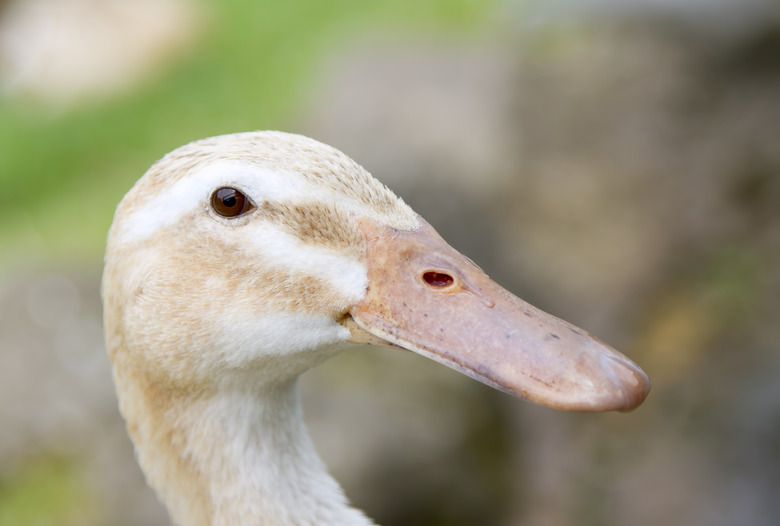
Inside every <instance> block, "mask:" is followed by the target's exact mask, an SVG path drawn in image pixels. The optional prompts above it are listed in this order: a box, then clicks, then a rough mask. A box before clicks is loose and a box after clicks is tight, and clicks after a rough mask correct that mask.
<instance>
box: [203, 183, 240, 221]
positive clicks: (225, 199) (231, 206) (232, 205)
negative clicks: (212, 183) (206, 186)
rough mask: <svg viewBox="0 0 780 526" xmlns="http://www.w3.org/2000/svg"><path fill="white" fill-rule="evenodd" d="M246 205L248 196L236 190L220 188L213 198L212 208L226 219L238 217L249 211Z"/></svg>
mask: <svg viewBox="0 0 780 526" xmlns="http://www.w3.org/2000/svg"><path fill="white" fill-rule="evenodd" d="M246 205H247V200H246V196H244V194H242V193H241V192H239V191H238V190H236V189H235V188H220V189H219V190H217V191H216V192H214V195H213V196H212V198H211V206H212V207H214V210H215V211H216V212H217V213H218V214H219V215H221V216H224V217H238V216H239V215H241V214H243V213H244V212H245V211H246V210H247V206H246Z"/></svg>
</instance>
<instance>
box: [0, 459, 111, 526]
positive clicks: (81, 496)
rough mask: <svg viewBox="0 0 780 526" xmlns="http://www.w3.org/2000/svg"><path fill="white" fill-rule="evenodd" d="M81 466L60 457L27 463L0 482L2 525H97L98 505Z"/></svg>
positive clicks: (0, 519)
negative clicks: (95, 521)
mask: <svg viewBox="0 0 780 526" xmlns="http://www.w3.org/2000/svg"><path fill="white" fill-rule="evenodd" d="M80 467H82V466H81V465H80V463H79V462H78V461H77V460H75V459H71V458H66V457H62V456H58V455H41V456H38V457H35V458H32V459H29V460H28V461H26V462H23V463H22V465H21V466H19V467H18V469H17V470H15V471H12V472H7V473H4V476H3V479H1V480H0V526H47V525H57V526H71V525H73V526H76V525H83V524H92V523H94V518H95V515H96V513H95V511H96V502H95V500H94V496H93V495H92V493H91V492H90V491H88V489H87V484H86V482H85V480H84V477H83V473H82V472H81V470H80V469H79V468H80Z"/></svg>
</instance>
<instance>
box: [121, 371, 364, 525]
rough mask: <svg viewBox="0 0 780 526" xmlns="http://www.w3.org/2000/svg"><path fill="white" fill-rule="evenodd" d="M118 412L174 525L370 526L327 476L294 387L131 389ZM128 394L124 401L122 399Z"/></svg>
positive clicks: (290, 383)
mask: <svg viewBox="0 0 780 526" xmlns="http://www.w3.org/2000/svg"><path fill="white" fill-rule="evenodd" d="M128 381H130V382H131V380H130V379H128V378H121V377H118V378H117V383H118V384H119V383H121V384H124V385H123V387H124V388H125V389H127V390H131V391H133V390H135V391H137V392H136V396H130V397H128V396H125V397H123V402H122V412H123V414H124V416H125V418H126V419H127V422H128V429H129V431H130V433H131V435H132V436H133V439H134V442H135V444H136V448H137V452H138V458H139V462H140V464H141V466H142V467H143V469H144V472H145V473H146V476H147V478H148V482H149V484H150V485H151V486H152V487H154V488H155V489H156V490H157V492H158V493H159V495H160V496H161V498H162V499H163V501H164V502H165V504H166V505H167V507H168V509H169V511H170V513H171V517H172V519H173V521H174V522H175V523H176V524H177V525H179V526H207V525H208V526H234V525H237V524H241V525H244V526H249V525H274V526H305V525H312V526H314V525H318V526H320V525H324V524H334V525H335V524H338V525H341V526H369V525H372V524H373V522H371V521H370V520H369V519H368V518H366V517H365V515H363V514H362V512H360V511H359V510H357V509H355V508H352V507H350V506H349V504H348V502H347V500H346V498H345V496H344V494H343V492H342V490H341V488H340V487H339V485H338V483H337V482H336V481H335V480H334V479H333V478H332V477H331V476H330V475H329V474H328V473H327V470H326V468H325V465H324V464H323V462H322V461H321V460H320V458H319V456H318V455H317V453H316V451H315V449H314V445H313V444H312V442H311V439H310V437H309V435H308V432H307V430H306V427H305V425H304V423H303V415H302V410H301V404H300V400H299V395H298V386H297V380H295V379H294V380H291V381H287V382H284V383H281V384H277V385H272V386H267V385H266V386H259V387H251V388H250V387H248V386H246V385H242V386H238V385H237V386H234V388H225V387H224V386H222V387H221V388H220V389H219V390H217V391H214V392H199V393H183V392H174V391H172V390H170V389H160V388H155V387H154V386H151V385H148V384H147V385H143V386H131V385H128ZM125 394H128V393H125Z"/></svg>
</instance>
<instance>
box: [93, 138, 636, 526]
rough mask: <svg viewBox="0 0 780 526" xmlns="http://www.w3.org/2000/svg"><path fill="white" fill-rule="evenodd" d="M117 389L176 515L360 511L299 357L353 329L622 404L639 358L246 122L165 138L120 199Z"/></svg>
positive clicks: (111, 324)
mask: <svg viewBox="0 0 780 526" xmlns="http://www.w3.org/2000/svg"><path fill="white" fill-rule="evenodd" d="M101 295H102V301H103V308H104V330H105V339H106V349H107V353H108V356H109V358H110V361H111V365H112V371H113V378H114V383H115V387H116V392H117V397H118V400H119V409H120V412H121V414H122V416H123V417H124V420H125V422H126V426H127V431H128V434H129V436H130V438H131V440H132V442H133V444H134V447H135V452H136V458H137V461H138V463H139V464H140V467H141V469H142V471H143V472H144V475H145V477H146V481H147V483H148V484H149V485H150V486H151V487H152V488H153V489H154V491H155V492H156V493H157V495H158V497H159V498H160V500H161V501H162V502H163V504H164V505H165V506H166V507H167V509H168V512H169V515H170V517H171V520H172V522H173V523H174V524H176V525H179V526H227V525H236V524H241V525H244V526H248V525H275V526H305V525H318V526H323V525H338V526H367V525H373V524H374V522H373V521H372V520H371V519H369V518H368V516H367V515H366V514H364V513H363V512H362V511H360V510H358V509H356V508H355V507H353V506H352V505H351V504H350V502H349V501H348V499H347V498H346V497H345V495H344V492H343V491H342V489H341V487H340V486H339V484H338V483H337V482H336V481H335V480H334V479H333V478H332V477H331V476H330V475H329V473H328V470H327V468H326V466H325V464H324V463H323V461H322V460H321V459H320V457H319V456H318V454H317V452H316V449H315V446H314V444H313V443H312V440H311V438H310V436H309V434H308V432H307V430H306V426H305V424H304V420H303V414H302V409H301V400H300V395H299V390H298V378H299V377H300V375H301V374H302V373H304V372H305V371H307V370H308V369H311V368H312V367H315V366H316V365H318V364H320V363H322V362H323V361H325V360H327V359H328V358H330V357H332V356H334V355H336V354H337V353H339V352H341V351H342V350H344V349H345V348H349V347H352V346H355V345H359V344H361V345H362V344H368V345H378V346H384V347H390V348H395V349H401V350H406V351H411V352H413V353H417V354H419V355H422V356H423V357H426V358H429V359H431V360H434V361H435V362H438V363H440V364H443V365H445V366H448V367H451V368H453V369H455V370H457V371H459V372H461V373H463V374H464V375H466V376H468V377H470V378H473V379H475V380H478V381H480V382H483V383H485V384H487V385H489V386H492V387H494V388H496V389H499V390H501V391H504V392H506V393H508V394H510V395H513V396H515V397H518V398H521V399H525V400H528V401H531V402H534V403H537V404H541V405H543V406H547V407H550V408H553V409H558V410H569V411H585V412H589V411H630V410H632V409H634V408H636V407H637V406H638V405H639V404H641V403H642V402H643V400H644V399H645V398H646V396H647V395H648V392H649V390H650V382H649V380H648V377H647V375H646V374H645V373H644V372H643V371H642V370H641V369H640V368H639V367H638V366H637V365H636V364H635V363H634V362H632V361H631V360H630V359H628V358H627V357H626V356H624V355H623V354H621V353H619V352H618V351H616V350H614V349H613V348H611V347H609V346H608V345H607V344H605V343H603V342H601V341H599V340H598V339H596V338H595V337H593V336H591V335H590V334H588V333H587V332H586V331H584V330H582V329H579V328H577V327H575V326H574V325H571V324H569V323H567V322H565V321H563V320H561V319H559V318H557V317H555V316H553V315H551V314H548V313H545V312H543V311H541V310H539V309H537V308H535V307H533V306H532V305H530V304H529V303H527V302H525V301H523V300H521V299H520V298H518V297H517V296H515V295H514V294H512V293H510V292H508V291H507V290H506V289H504V288H502V287H501V286H500V285H498V284H497V283H495V282H494V281H493V280H491V279H490V278H489V277H488V276H487V275H486V274H485V273H484V272H483V271H482V270H481V269H480V268H479V267H478V266H477V265H476V264H475V263H474V262H472V261H471V260H470V259H469V258H468V257H466V256H464V255H462V254H460V253H459V252H457V251H456V250H455V249H453V248H452V247H450V246H449V245H448V244H447V243H446V242H445V241H444V240H443V239H442V238H441V237H440V236H439V235H438V234H437V232H436V230H435V229H434V228H433V227H432V226H431V225H430V224H428V223H427V222H426V221H425V220H424V219H423V218H422V217H421V216H420V215H418V214H417V213H415V212H414V211H413V210H412V209H411V208H410V207H409V206H408V205H407V204H406V203H404V201H403V200H402V199H400V198H399V197H397V196H396V195H395V194H393V193H392V192H391V191H390V190H389V189H388V188H387V187H386V186H384V185H383V184H382V183H380V182H379V181H378V180H377V179H375V178H374V177H373V176H371V175H370V174H369V173H368V172H367V171H366V170H365V169H364V168H362V167H361V166H360V165H359V164H358V163H356V162H355V161H353V160H352V159H351V158H349V157H348V156H346V155H345V154H343V153H342V152H340V151H339V150H337V149H335V148H333V147H331V146H328V145H325V144H323V143H320V142H318V141H315V140H313V139H310V138H308V137H305V136H301V135H296V134H291V133H285V132H278V131H257V132H245V133H236V134H229V135H222V136H217V137H211V138H207V139H202V140H197V141H194V142H191V143H189V144H187V145H185V146H182V147H180V148H178V149H176V150H173V151H172V152H171V153H169V154H167V155H165V156H164V157H163V158H162V159H160V160H159V161H157V162H156V163H155V164H153V165H152V166H151V168H150V169H149V170H148V171H147V172H146V173H145V174H144V175H143V176H142V177H141V178H140V179H139V180H138V181H137V182H136V183H135V185H134V186H133V187H132V188H131V189H130V190H129V191H128V193H127V194H126V195H125V196H124V198H123V199H122V200H121V202H120V203H119V205H118V206H117V208H116V211H115V214H114V218H113V222H112V224H111V227H110V229H109V233H108V239H107V245H106V254H105V264H104V272H103V278H102V284H101Z"/></svg>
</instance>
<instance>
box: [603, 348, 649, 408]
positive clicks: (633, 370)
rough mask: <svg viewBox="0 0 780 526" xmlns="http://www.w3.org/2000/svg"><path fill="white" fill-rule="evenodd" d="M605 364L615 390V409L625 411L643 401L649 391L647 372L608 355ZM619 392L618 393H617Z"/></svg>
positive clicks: (631, 363) (626, 361)
mask: <svg viewBox="0 0 780 526" xmlns="http://www.w3.org/2000/svg"><path fill="white" fill-rule="evenodd" d="M609 358H610V359H609V360H608V363H607V364H605V365H606V366H607V368H608V369H609V376H610V379H611V381H612V384H613V387H614V388H615V391H617V393H616V395H615V397H614V399H615V402H616V403H615V407H614V410H615V411H620V412H622V413H627V412H629V411H633V410H634V409H636V408H637V407H638V406H639V405H640V404H642V402H644V401H645V398H647V395H648V394H649V393H650V388H651V384H650V379H649V378H648V376H647V374H645V372H644V371H643V370H642V369H640V368H639V367H638V366H637V365H636V364H634V363H633V362H631V361H629V360H627V359H622V357H620V358H618V357H615V356H610V357H609ZM618 393H619V394H618Z"/></svg>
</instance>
